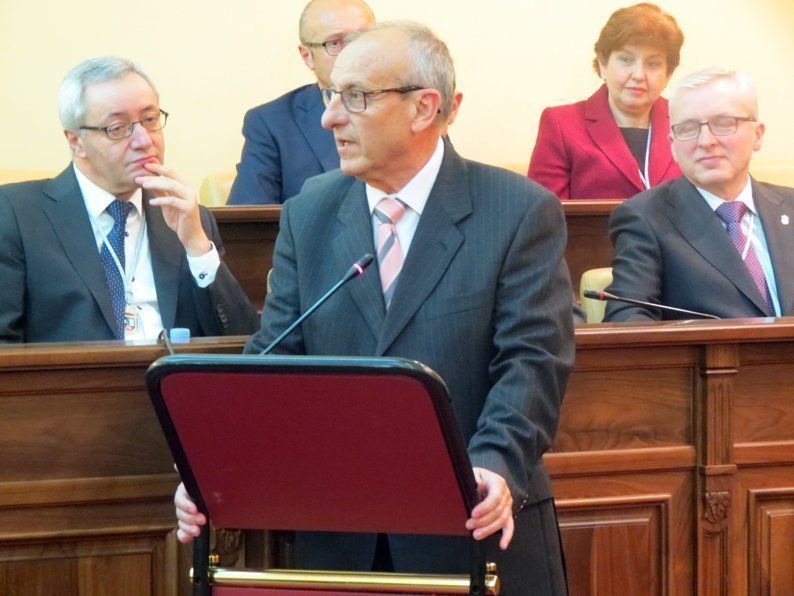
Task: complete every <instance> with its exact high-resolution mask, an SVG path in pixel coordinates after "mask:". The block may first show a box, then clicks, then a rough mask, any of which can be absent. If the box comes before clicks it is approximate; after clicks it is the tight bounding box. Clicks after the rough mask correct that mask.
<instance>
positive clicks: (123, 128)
mask: <svg viewBox="0 0 794 596" xmlns="http://www.w3.org/2000/svg"><path fill="white" fill-rule="evenodd" d="M166 122H168V112H166V111H165V110H158V111H157V112H152V113H151V114H146V115H145V116H144V117H143V118H141V119H140V120H138V121H136V122H118V123H116V124H111V125H110V126H81V127H80V130H99V131H102V132H104V133H105V134H106V135H107V136H108V138H109V139H110V140H111V141H119V140H121V139H126V138H127V137H131V136H132V131H133V129H134V128H135V125H136V124H140V125H141V126H143V128H145V129H146V130H148V131H149V132H157V131H158V130H162V128H163V127H164V126H165V123H166Z"/></svg>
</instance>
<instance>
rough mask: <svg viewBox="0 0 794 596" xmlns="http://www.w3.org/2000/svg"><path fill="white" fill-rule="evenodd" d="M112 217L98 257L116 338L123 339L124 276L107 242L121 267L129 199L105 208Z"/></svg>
mask: <svg viewBox="0 0 794 596" xmlns="http://www.w3.org/2000/svg"><path fill="white" fill-rule="evenodd" d="M105 210H106V211H107V212H108V213H110V215H111V216H112V217H113V228H112V229H111V230H110V233H108V236H107V242H102V250H100V251H99V258H100V260H101V261H102V265H103V266H104V267H105V280H106V281H107V284H108V291H109V292H110V303H111V304H112V305H113V320H114V323H115V324H116V328H115V330H114V331H115V333H116V338H117V339H124V308H125V307H126V305H127V297H126V294H125V291H124V278H122V276H121V271H119V268H118V267H117V266H116V262H115V260H114V259H113V256H112V255H111V254H110V250H108V244H110V246H112V247H113V252H114V253H116V258H117V259H118V260H119V264H120V265H121V268H122V269H124V267H126V263H125V258H124V237H125V227H126V225H127V216H128V215H129V214H130V211H131V210H132V203H130V202H129V201H119V200H118V199H117V200H115V201H113V202H112V203H111V204H110V205H108V206H107V208H106V209H105Z"/></svg>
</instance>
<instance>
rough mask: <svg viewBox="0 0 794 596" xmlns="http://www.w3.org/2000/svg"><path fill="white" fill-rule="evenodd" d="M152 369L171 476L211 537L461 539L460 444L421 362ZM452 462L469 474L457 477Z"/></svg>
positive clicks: (282, 362) (212, 362)
mask: <svg viewBox="0 0 794 596" xmlns="http://www.w3.org/2000/svg"><path fill="white" fill-rule="evenodd" d="M204 358H206V360H204ZM161 362H162V363H161ZM160 363H161V364H160ZM153 368H155V369H158V370H159V374H158V373H157V372H156V373H155V375H154V376H155V377H156V379H154V382H155V383H157V384H158V388H159V394H160V395H161V398H162V399H161V402H160V403H159V404H158V403H157V400H155V398H154V397H153V402H154V403H155V408H156V409H157V410H158V415H159V416H160V419H161V422H162V423H163V424H164V429H165V430H166V435H167V437H168V440H169V444H170V445H171V448H172V451H173V452H174V455H175V457H176V459H177V464H178V465H179V467H180V472H181V474H182V476H183V478H185V482H186V485H187V486H188V489H189V490H191V494H193V496H194V498H196V500H197V502H198V503H199V506H200V508H202V510H204V511H205V512H206V513H208V515H209V518H210V520H211V521H212V523H213V524H215V525H216V526H218V527H225V528H248V529H251V528H261V529H290V530H324V531H346V532H376V531H377V532H393V533H405V534H443V535H461V536H468V535H469V532H467V531H466V529H465V527H464V523H465V521H466V519H467V518H468V517H469V513H470V511H471V508H472V507H473V506H474V504H475V503H476V488H475V484H474V479H473V475H472V474H471V468H470V464H469V463H468V456H467V454H466V450H465V445H463V443H462V440H461V439H460V436H459V433H458V431H457V427H456V426H455V423H454V416H453V414H452V409H451V406H450V404H449V401H448V397H447V394H446V389H445V388H444V385H443V383H442V382H441V380H440V379H439V378H438V377H437V376H436V375H435V374H434V373H432V371H430V370H429V369H427V368H426V367H424V366H422V365H420V364H419V363H416V362H412V361H407V360H401V359H386V358H380V359H372V358H369V359H352V358H345V359H342V358H337V359H330V358H294V357H290V358H286V357H254V356H250V357H244V356H242V357H241V356H233V357H223V356H221V357H219V356H212V357H209V356H208V357H196V356H192V357H180V356H177V357H169V358H166V359H163V360H162V361H158V364H156V365H155V366H154V367H153ZM219 369H222V370H221V371H220V372H223V374H218V373H219ZM150 376H151V374H150ZM151 383H152V380H150V385H151ZM151 393H152V395H153V396H154V395H155V392H151ZM445 427H447V428H445ZM450 428H451V429H452V430H453V431H454V432H450V430H449V429H450ZM208 437H211V440H208ZM441 456H443V457H441ZM450 459H452V460H453V461H456V462H457V463H458V464H462V463H464V462H465V465H458V466H456V467H457V468H458V472H457V475H456V472H455V468H454V467H452V466H450ZM188 462H189V463H188ZM461 469H463V470H465V473H461V472H460V470H461ZM196 493H197V494H196ZM439 504H444V505H443V506H439Z"/></svg>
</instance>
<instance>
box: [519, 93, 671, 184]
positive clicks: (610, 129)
mask: <svg viewBox="0 0 794 596" xmlns="http://www.w3.org/2000/svg"><path fill="white" fill-rule="evenodd" d="M669 130H670V116H669V114H668V111H667V100H666V99H664V98H663V97H660V98H659V99H658V100H657V101H656V104H654V106H653V110H652V111H651V151H650V157H649V164H648V175H649V176H650V182H651V186H656V185H657V184H660V183H662V182H664V181H665V180H669V179H671V178H675V177H676V176H680V175H681V170H680V169H679V167H678V164H676V163H675V162H674V161H673V156H672V153H671V152H670V142H669V140H668V138H667V135H668V132H669ZM527 175H528V176H529V177H530V178H532V179H533V180H535V181H536V182H538V183H540V184H542V185H543V186H545V187H546V188H548V189H549V190H550V191H552V192H553V193H554V194H556V195H557V196H558V197H560V198H561V199H627V198H629V197H632V196H634V195H635V194H637V193H638V192H642V191H643V190H645V186H644V185H643V183H642V179H641V178H640V174H639V168H638V166H637V161H636V160H635V159H634V156H633V155H632V154H631V150H630V149H629V146H628V145H627V144H626V141H625V140H624V139H623V135H622V134H621V132H620V128H619V127H618V124H617V122H616V121H615V117H614V116H613V115H612V112H611V111H610V109H609V101H608V98H607V88H606V86H603V85H602V86H601V88H599V89H598V91H596V92H595V93H594V94H593V95H592V96H590V98H589V99H587V100H586V101H580V102H578V103H575V104H571V105H565V106H557V107H554V108H546V109H545V110H543V113H542V114H541V116H540V125H539V127H538V140H537V142H536V143H535V150H534V151H533V152H532V159H531V161H530V162H529V172H528V174H527Z"/></svg>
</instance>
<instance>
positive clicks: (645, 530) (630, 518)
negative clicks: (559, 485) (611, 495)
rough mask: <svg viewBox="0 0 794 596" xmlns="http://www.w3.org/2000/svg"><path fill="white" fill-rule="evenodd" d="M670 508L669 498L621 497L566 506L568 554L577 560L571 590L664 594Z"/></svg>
mask: <svg viewBox="0 0 794 596" xmlns="http://www.w3.org/2000/svg"><path fill="white" fill-rule="evenodd" d="M666 512H667V502H666V501H661V502H660V503H658V504H657V506H653V505H650V504H649V505H637V504H625V505H624V504H622V503H620V502H619V500H616V501H612V502H609V501H606V502H603V503H600V504H599V506H596V507H591V508H585V507H581V508H577V509H576V510H573V511H571V510H568V511H566V512H565V513H564V514H563V515H562V516H561V519H560V532H561V535H562V540H563V547H564V548H565V554H566V557H567V558H568V559H570V560H571V561H572V562H575V565H572V566H571V568H570V570H569V574H568V580H569V588H570V591H571V594H572V596H575V595H577V594H619V593H625V594H635V595H637V596H641V595H648V596H650V595H661V594H663V593H664V589H663V583H662V581H661V578H662V577H663V576H664V569H665V567H666V558H667V557H666V556H665V553H666V551H667V544H666V537H667V535H668V532H667V531H666V528H665V526H667V525H669V522H670V520H669V516H668V515H667V513H666ZM585 562H589V565H586V564H584V563H585Z"/></svg>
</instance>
